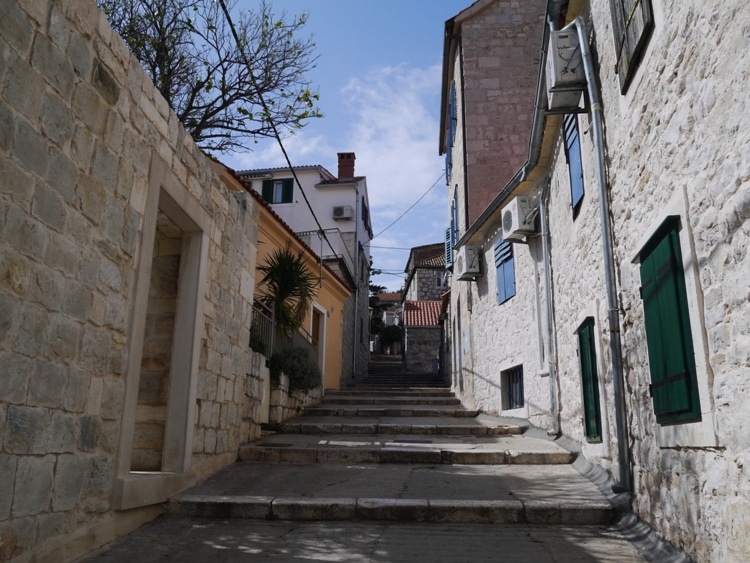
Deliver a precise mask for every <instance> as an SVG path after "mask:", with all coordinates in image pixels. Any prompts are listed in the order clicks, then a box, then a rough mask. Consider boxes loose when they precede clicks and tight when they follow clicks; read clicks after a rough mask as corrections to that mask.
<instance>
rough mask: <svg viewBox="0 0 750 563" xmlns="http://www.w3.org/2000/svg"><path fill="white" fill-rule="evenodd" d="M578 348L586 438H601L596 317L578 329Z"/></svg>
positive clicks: (587, 320) (589, 319)
mask: <svg viewBox="0 0 750 563" xmlns="http://www.w3.org/2000/svg"><path fill="white" fill-rule="evenodd" d="M578 350H579V354H580V360H581V391H582V395H583V422H584V427H585V430H586V438H588V439H589V440H601V437H602V417H601V410H600V406H599V374H598V372H597V370H596V345H595V343H594V319H593V318H591V317H589V318H588V319H586V321H585V322H584V323H583V325H581V328H580V329H579V331H578Z"/></svg>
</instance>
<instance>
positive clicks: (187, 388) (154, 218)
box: [114, 158, 210, 510]
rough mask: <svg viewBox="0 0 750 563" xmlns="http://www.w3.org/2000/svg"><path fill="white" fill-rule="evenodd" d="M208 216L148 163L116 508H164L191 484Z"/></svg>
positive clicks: (162, 169)
mask: <svg viewBox="0 0 750 563" xmlns="http://www.w3.org/2000/svg"><path fill="white" fill-rule="evenodd" d="M209 226H210V221H209V217H208V214H207V213H206V211H205V210H204V209H203V207H202V206H201V205H200V202H199V201H198V200H197V199H195V198H194V197H193V196H192V195H191V194H190V193H189V192H188V191H187V189H186V188H185V187H184V186H183V185H181V184H180V183H179V181H178V180H177V178H176V177H175V176H174V175H173V174H172V173H171V172H170V171H169V169H168V168H167V166H166V165H165V164H164V163H163V162H162V161H161V160H160V159H158V158H154V159H153V160H152V163H151V171H150V176H149V191H148V196H147V201H146V209H145V214H144V224H143V229H142V231H141V232H142V238H141V248H140V253H139V261H138V269H137V275H136V288H135V298H134V307H133V316H132V319H133V321H132V326H131V334H130V342H129V344H130V346H129V358H128V371H127V374H126V381H125V401H124V407H123V415H122V426H121V428H122V432H121V438H120V445H119V449H118V461H117V482H116V486H115V498H114V504H115V507H116V508H118V509H120V510H125V509H129V508H135V507H138V506H147V505H150V504H156V503H160V502H164V501H165V500H166V499H167V498H169V497H170V496H171V495H172V494H174V493H176V492H177V491H179V490H181V489H182V488H184V487H185V486H187V485H189V484H190V483H191V482H192V481H193V475H192V474H191V454H192V438H193V428H194V412H195V393H196V382H197V375H198V362H199V350H200V336H201V329H202V325H203V302H204V300H205V291H206V268H207V259H208V235H207V232H208V230H209Z"/></svg>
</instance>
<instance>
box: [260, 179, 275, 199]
mask: <svg viewBox="0 0 750 563" xmlns="http://www.w3.org/2000/svg"><path fill="white" fill-rule="evenodd" d="M261 195H262V196H263V199H264V200H265V201H266V202H267V203H273V180H263V191H262V192H261Z"/></svg>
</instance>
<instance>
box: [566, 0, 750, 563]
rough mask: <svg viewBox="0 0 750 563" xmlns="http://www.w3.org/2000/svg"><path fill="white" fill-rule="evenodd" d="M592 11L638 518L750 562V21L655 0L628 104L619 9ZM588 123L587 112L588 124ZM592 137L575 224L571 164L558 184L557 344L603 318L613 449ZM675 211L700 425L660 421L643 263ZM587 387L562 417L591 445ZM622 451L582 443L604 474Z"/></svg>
mask: <svg viewBox="0 0 750 563" xmlns="http://www.w3.org/2000/svg"><path fill="white" fill-rule="evenodd" d="M591 7H592V14H591V22H592V23H593V26H594V28H595V34H594V37H595V40H596V52H597V53H598V55H599V58H600V60H599V65H598V68H599V70H600V81H601V85H602V98H603V107H604V118H605V123H606V126H607V127H606V145H607V159H608V163H607V167H608V170H607V172H608V180H609V189H610V198H611V202H612V218H613V231H614V241H613V242H614V246H615V253H616V262H617V265H618V266H617V268H618V270H617V276H618V284H619V291H618V297H619V300H620V307H621V316H622V319H621V326H622V342H623V356H624V364H625V365H624V369H625V378H626V402H627V405H626V408H627V413H628V421H629V425H630V427H629V436H630V444H629V445H630V447H631V452H632V457H633V460H632V461H633V471H634V486H635V495H634V508H635V511H636V513H637V514H638V515H639V516H640V517H641V518H643V519H644V520H645V521H647V522H648V523H649V524H651V525H652V526H653V527H654V529H655V530H656V531H657V532H658V533H660V534H662V535H663V536H664V537H665V538H666V539H668V540H669V541H670V542H672V543H674V544H675V545H677V546H679V547H681V548H683V549H685V551H686V552H687V553H688V554H690V555H691V556H692V557H693V558H695V559H696V560H698V561H745V560H748V559H750V542H749V541H748V538H747V534H746V533H744V532H743V531H742V530H746V529H747V527H748V525H750V485H748V483H750V474H749V473H748V467H750V463H749V462H750V457H748V451H750V449H749V448H748V446H750V441H749V440H750V438H748V437H749V436H750V433H749V432H748V431H747V424H746V423H745V420H746V419H747V412H748V408H750V399H748V383H747V374H748V367H747V366H748V365H750V352H748V351H749V350H750V335H749V334H750V331H749V330H748V329H749V328H750V285H749V283H750V282H749V280H750V260H748V257H747V248H748V240H749V238H750V185H749V184H750V157H749V156H748V155H749V154H750V153H748V146H750V117H748V113H747V108H746V105H747V103H746V101H747V96H746V93H745V87H744V86H743V84H744V83H745V81H746V80H747V79H748V78H750V60H748V58H747V57H746V56H745V52H746V50H747V48H748V46H749V45H748V39H747V33H746V31H747V28H748V25H750V15H749V14H748V12H747V10H746V6H745V4H744V3H743V2H739V1H735V0H732V1H729V2H722V3H720V4H710V3H705V2H699V1H697V0H690V1H676V0H654V2H653V7H654V16H655V30H654V33H653V36H652V37H651V39H650V42H649V45H648V48H647V50H646V53H645V56H644V59H643V61H642V63H641V65H640V68H639V69H638V71H637V72H636V74H635V78H634V81H633V83H632V84H631V85H630V87H629V89H628V91H627V93H626V94H625V95H622V94H621V93H620V88H619V81H618V77H617V76H616V75H615V74H614V70H613V69H614V61H615V60H616V52H615V41H614V39H613V37H612V27H611V16H610V13H609V6H608V5H607V3H598V2H592V3H591ZM743 30H744V31H743ZM587 126H588V120H587V119H586V118H585V117H582V118H581V130H582V131H584V130H585V129H586V127H587ZM582 139H583V149H584V154H583V164H584V169H585V170H586V174H587V176H586V186H587V187H586V190H587V192H586V196H585V200H584V204H583V208H582V210H581V215H580V216H579V217H578V218H577V219H576V220H575V222H572V219H571V217H570V208H569V207H568V208H567V209H565V208H564V200H565V198H566V197H567V196H566V193H565V192H566V190H567V180H566V177H565V175H566V174H567V171H566V169H565V163H564V155H563V156H559V157H558V165H557V167H556V168H555V173H554V178H553V187H554V189H555V190H557V195H556V196H554V197H556V198H557V203H556V206H557V207H556V209H553V215H554V217H556V219H555V220H554V221H553V229H554V232H553V240H554V241H555V243H554V248H555V252H554V256H555V259H556V264H555V268H554V269H555V283H556V286H555V288H556V291H557V292H558V293H556V299H555V307H556V317H557V319H558V335H562V338H561V337H560V336H558V340H561V341H562V340H564V339H565V338H568V336H569V335H571V334H572V332H571V331H572V330H573V329H574V328H575V326H576V323H577V322H579V320H580V319H581V318H582V316H584V315H585V314H586V312H588V313H589V314H591V315H592V316H594V317H595V319H596V323H597V324H596V326H597V332H598V334H599V342H598V349H597V357H598V359H599V367H601V368H602V369H601V371H600V375H603V377H604V378H605V380H604V382H603V390H604V391H605V395H604V396H603V397H602V412H603V415H604V413H607V414H606V415H604V417H605V420H604V423H605V427H606V426H607V425H608V426H609V428H608V429H607V428H605V431H607V434H608V435H609V436H610V440H611V441H613V440H614V439H613V437H612V434H613V430H612V428H613V426H614V418H613V416H614V415H613V412H614V410H613V408H614V407H613V403H612V397H611V388H612V382H611V376H610V374H609V372H608V369H607V366H609V364H610V359H609V354H608V341H607V338H606V330H605V328H606V326H607V324H606V297H605V295H604V290H603V287H602V281H601V279H602V274H601V265H600V264H601V242H600V232H601V231H600V229H599V227H598V225H599V219H598V216H597V215H598V212H597V211H596V207H597V205H598V203H597V201H596V194H595V193H594V192H595V189H596V188H595V186H596V184H595V181H594V178H593V170H594V155H593V153H592V147H591V145H590V142H589V139H588V136H587V135H582ZM553 194H554V191H553ZM667 216H678V217H679V218H680V230H679V240H680V246H681V252H682V255H683V268H684V274H685V283H686V290H687V301H688V309H689V311H688V313H689V322H690V327H691V332H692V339H693V345H694V348H695V362H696V368H697V374H698V392H699V395H700V400H701V421H700V422H694V423H687V424H675V425H671V426H667V425H660V424H658V423H657V422H656V419H655V417H654V414H653V404H652V399H651V397H650V395H649V387H648V386H649V383H650V366H649V363H648V353H647V351H648V348H647V343H646V337H645V328H644V315H643V305H642V302H641V299H640V295H639V287H640V285H641V282H640V275H639V266H638V264H637V263H633V260H634V259H635V258H636V256H637V254H638V252H639V251H640V249H641V248H642V247H643V245H644V244H645V242H646V241H647V240H648V237H649V236H651V234H653V233H654V231H655V230H656V228H657V227H658V226H659V224H660V223H661V222H662V221H663V220H664V219H666V217H667ZM554 225H557V228H555V227H554ZM567 319H569V320H567ZM574 352H575V350H574V348H573V346H572V345H570V346H563V345H562V344H561V346H560V372H561V373H573V374H577V373H579V371H580V370H579V369H575V368H576V364H577V358H575V355H574ZM576 383H577V381H576V378H575V377H573V378H570V379H569V380H567V381H565V380H564V381H563V401H562V403H563V405H564V409H563V413H564V416H563V423H564V431H565V433H566V434H569V435H572V436H574V437H580V436H581V425H580V422H577V419H579V418H580V415H579V412H580V408H581V407H580V391H579V390H578V389H576ZM566 411H567V414H565V413H566ZM613 450H614V445H613V444H610V446H609V447H608V448H607V447H606V444H603V445H593V444H592V445H586V446H585V447H584V453H585V455H586V456H587V457H589V458H592V459H595V460H597V461H599V462H600V463H601V464H602V465H604V466H605V467H606V466H608V465H609V464H610V463H611V461H610V460H611V458H612V457H613V455H614V454H613V453H612V452H613Z"/></svg>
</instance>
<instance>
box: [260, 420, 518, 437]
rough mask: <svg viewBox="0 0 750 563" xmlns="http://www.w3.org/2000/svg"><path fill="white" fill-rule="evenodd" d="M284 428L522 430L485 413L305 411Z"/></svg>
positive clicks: (316, 430) (348, 431) (307, 430)
mask: <svg viewBox="0 0 750 563" xmlns="http://www.w3.org/2000/svg"><path fill="white" fill-rule="evenodd" d="M275 427H276V428H278V429H279V430H280V431H281V432H285V433H295V434H299V433H306V434H419V435H424V434H428V435H432V434H447V435H454V436H460V435H474V436H485V435H497V434H521V433H522V432H523V427H522V426H521V425H519V424H516V423H515V422H509V421H505V422H502V421H498V420H494V419H492V418H489V417H486V416H484V415H479V416H476V417H463V418H458V419H452V418H445V417H430V416H419V417H387V416H381V417H370V418H367V417H340V416H325V415H323V416H313V415H304V416H300V417H297V418H293V419H290V420H287V421H285V422H282V423H281V424H279V425H275Z"/></svg>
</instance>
